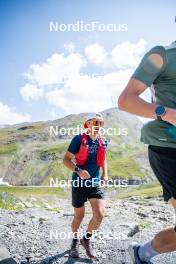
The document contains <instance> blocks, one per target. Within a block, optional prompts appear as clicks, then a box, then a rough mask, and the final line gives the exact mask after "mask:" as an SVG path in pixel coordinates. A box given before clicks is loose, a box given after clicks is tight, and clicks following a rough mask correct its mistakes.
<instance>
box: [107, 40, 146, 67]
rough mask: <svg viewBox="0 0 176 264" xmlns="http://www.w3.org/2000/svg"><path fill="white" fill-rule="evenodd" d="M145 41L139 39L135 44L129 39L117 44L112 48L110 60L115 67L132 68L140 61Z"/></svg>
mask: <svg viewBox="0 0 176 264" xmlns="http://www.w3.org/2000/svg"><path fill="white" fill-rule="evenodd" d="M146 44H147V43H146V41H145V40H144V39H140V40H139V41H138V42H137V43H136V44H133V43H131V42H129V41H126V42H123V43H122V44H119V45H117V46H116V47H114V48H113V50H112V53H111V55H112V62H113V64H114V65H115V66H116V67H117V68H126V67H131V68H134V67H136V66H137V65H138V63H139V62H140V59H141V56H142V54H143V53H144V51H145V48H146Z"/></svg>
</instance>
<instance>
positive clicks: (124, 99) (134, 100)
mask: <svg viewBox="0 0 176 264" xmlns="http://www.w3.org/2000/svg"><path fill="white" fill-rule="evenodd" d="M118 107H119V109H121V110H123V111H126V112H129V113H131V114H134V115H138V116H141V117H146V118H152V119H156V115H155V108H156V104H154V103H148V102H146V101H144V100H143V99H142V98H140V97H139V96H138V95H133V94H130V95H126V96H124V95H122V96H120V97H119V100H118Z"/></svg>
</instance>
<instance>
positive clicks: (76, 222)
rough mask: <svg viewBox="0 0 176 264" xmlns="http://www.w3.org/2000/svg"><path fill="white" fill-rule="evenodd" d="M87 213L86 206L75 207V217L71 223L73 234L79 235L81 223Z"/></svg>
mask: <svg viewBox="0 0 176 264" xmlns="http://www.w3.org/2000/svg"><path fill="white" fill-rule="evenodd" d="M84 215H85V207H84V206H83V207H80V208H75V207H74V218H73V221H72V224H71V228H72V232H73V235H77V233H78V231H79V227H80V224H81V222H82V220H83V218H84Z"/></svg>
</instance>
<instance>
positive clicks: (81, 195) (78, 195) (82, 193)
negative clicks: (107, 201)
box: [72, 186, 104, 208]
mask: <svg viewBox="0 0 176 264" xmlns="http://www.w3.org/2000/svg"><path fill="white" fill-rule="evenodd" d="M90 198H96V199H104V193H103V191H102V189H101V187H100V186H96V187H86V186H83V187H73V186H72V205H73V207H75V208H80V207H82V206H84V203H85V202H86V201H87V200H88V199H90Z"/></svg>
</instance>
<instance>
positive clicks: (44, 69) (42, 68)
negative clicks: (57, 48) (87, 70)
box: [25, 53, 86, 86]
mask: <svg viewBox="0 0 176 264" xmlns="http://www.w3.org/2000/svg"><path fill="white" fill-rule="evenodd" d="M85 64H86V62H85V60H84V59H83V57H82V56H81V55H80V54H78V53H71V54H69V55H68V56H67V57H65V56H64V54H59V53H54V54H53V55H52V56H51V57H49V58H48V59H47V61H46V62H44V63H40V64H32V65H31V66H30V68H29V70H28V72H27V73H26V74H25V76H26V77H27V79H28V80H29V81H30V82H32V83H34V84H37V86H44V85H54V84H61V83H63V82H64V80H65V79H66V78H68V77H69V76H70V75H71V74H77V73H79V72H80V69H81V68H82V67H83V66H85Z"/></svg>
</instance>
